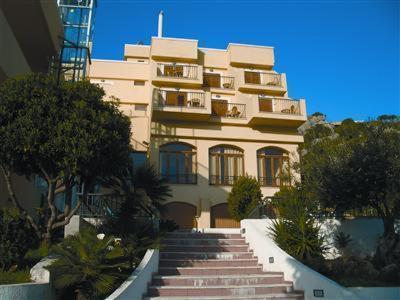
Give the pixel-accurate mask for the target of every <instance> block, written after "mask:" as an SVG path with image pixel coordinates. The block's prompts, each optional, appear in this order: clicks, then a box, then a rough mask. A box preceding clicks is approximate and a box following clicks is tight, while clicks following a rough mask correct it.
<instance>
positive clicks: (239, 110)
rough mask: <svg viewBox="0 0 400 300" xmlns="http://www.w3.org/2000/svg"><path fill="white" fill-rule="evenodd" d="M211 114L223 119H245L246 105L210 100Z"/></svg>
mask: <svg viewBox="0 0 400 300" xmlns="http://www.w3.org/2000/svg"><path fill="white" fill-rule="evenodd" d="M211 114H212V115H213V116H218V117H224V118H235V119H244V118H246V104H243V103H228V102H226V101H220V100H212V101H211Z"/></svg>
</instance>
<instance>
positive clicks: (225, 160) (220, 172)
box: [210, 146, 244, 185]
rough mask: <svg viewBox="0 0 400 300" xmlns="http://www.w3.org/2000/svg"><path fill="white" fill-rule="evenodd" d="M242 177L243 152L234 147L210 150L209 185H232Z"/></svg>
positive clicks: (216, 147)
mask: <svg viewBox="0 0 400 300" xmlns="http://www.w3.org/2000/svg"><path fill="white" fill-rule="evenodd" d="M243 175H244V159H243V150H242V149H240V148H238V147H235V146H215V147H212V148H210V184H215V185H233V183H234V182H235V181H236V179H237V178H238V177H239V176H243Z"/></svg>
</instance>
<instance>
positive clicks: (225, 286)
mask: <svg viewBox="0 0 400 300" xmlns="http://www.w3.org/2000/svg"><path fill="white" fill-rule="evenodd" d="M277 286H292V283H285V282H284V283H264V284H250V285H204V286H188V285H150V286H149V288H150V289H244V288H258V287H277Z"/></svg>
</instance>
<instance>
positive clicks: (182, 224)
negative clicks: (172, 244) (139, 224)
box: [163, 202, 197, 229]
mask: <svg viewBox="0 0 400 300" xmlns="http://www.w3.org/2000/svg"><path fill="white" fill-rule="evenodd" d="M164 207H165V213H164V216H163V219H165V220H172V221H174V222H175V223H176V224H178V226H179V229H192V228H196V218H195V216H196V210H197V209H196V206H194V205H192V204H189V203H185V202H170V203H167V204H165V205H164Z"/></svg>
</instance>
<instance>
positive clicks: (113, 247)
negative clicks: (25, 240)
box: [47, 229, 133, 300]
mask: <svg viewBox="0 0 400 300" xmlns="http://www.w3.org/2000/svg"><path fill="white" fill-rule="evenodd" d="M51 253H52V254H54V255H55V256H56V257H58V258H57V260H56V261H55V262H54V263H52V264H51V265H50V266H48V267H47V269H48V270H50V271H51V272H53V273H54V275H55V280H54V286H55V288H56V289H58V290H61V292H64V294H65V292H66V291H71V290H72V291H73V292H74V293H75V296H76V298H77V299H81V300H83V299H98V298H102V297H104V296H105V295H107V294H109V293H110V292H112V291H113V290H114V289H115V288H116V287H117V286H118V285H119V284H120V283H121V282H122V281H123V280H124V279H125V278H126V277H127V275H128V274H129V273H130V272H131V271H132V267H133V266H132V264H131V262H130V260H129V257H128V256H125V254H126V253H125V251H124V248H123V247H122V246H121V245H120V244H119V243H118V242H115V238H114V237H112V236H105V237H104V238H103V239H99V238H98V237H97V235H96V232H95V231H94V230H91V229H86V230H84V231H82V232H80V233H79V234H76V235H74V236H70V237H68V238H66V239H65V240H64V241H63V242H62V243H61V244H59V245H56V246H54V247H53V248H52V251H51Z"/></svg>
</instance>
